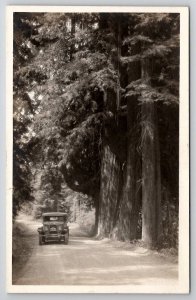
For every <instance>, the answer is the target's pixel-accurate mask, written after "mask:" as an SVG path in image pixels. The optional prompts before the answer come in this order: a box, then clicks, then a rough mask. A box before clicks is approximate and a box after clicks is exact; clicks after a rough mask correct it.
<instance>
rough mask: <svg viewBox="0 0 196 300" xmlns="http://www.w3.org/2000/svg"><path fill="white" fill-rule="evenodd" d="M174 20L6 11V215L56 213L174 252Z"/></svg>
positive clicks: (176, 122)
mask: <svg viewBox="0 0 196 300" xmlns="http://www.w3.org/2000/svg"><path fill="white" fill-rule="evenodd" d="M179 25H180V17H179V14H174V13H164V14H160V13H159V14H158V13H143V14H142V13H135V14H132V13H131V14H130V13H92V14H90V13H72V14H71V13H14V44H13V47H14V66H13V68H14V83H13V84H14V86H13V99H14V115H13V122H14V128H13V130H14V139H13V216H14V217H15V216H16V215H17V214H18V212H19V211H20V210H21V209H22V208H24V206H25V207H26V210H27V207H28V210H29V213H33V214H34V216H35V218H36V217H37V218H39V217H40V215H41V213H42V212H45V211H65V212H68V213H69V215H70V220H71V221H78V220H79V221H81V223H82V222H83V223H85V222H87V221H88V220H89V219H90V218H91V219H93V221H94V229H93V231H94V234H98V236H99V237H100V238H101V237H109V238H115V239H119V240H123V241H134V240H137V239H141V240H142V241H143V243H144V244H145V245H146V246H148V247H176V248H177V245H178V182H179V178H178V177H179V158H178V157H179V28H180V26H179ZM89 226H90V225H89Z"/></svg>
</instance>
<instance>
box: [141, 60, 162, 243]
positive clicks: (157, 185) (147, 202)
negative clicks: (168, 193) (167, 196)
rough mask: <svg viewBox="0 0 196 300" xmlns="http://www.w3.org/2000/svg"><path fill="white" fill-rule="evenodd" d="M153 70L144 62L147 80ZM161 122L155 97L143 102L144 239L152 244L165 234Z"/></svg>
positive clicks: (148, 62)
mask: <svg viewBox="0 0 196 300" xmlns="http://www.w3.org/2000/svg"><path fill="white" fill-rule="evenodd" d="M150 74H151V63H150V61H149V60H145V61H144V62H143V69H142V76H143V80H145V81H146V82H148V80H149V77H150ZM159 151H160V149H159V137H158V124H157V110H156V104H155V102H154V101H152V100H151V99H149V101H146V102H144V103H142V181H143V186H142V240H143V241H144V242H145V243H146V245H147V246H149V247H154V246H156V245H157V244H158V242H159V240H160V236H161V175H160V153H159Z"/></svg>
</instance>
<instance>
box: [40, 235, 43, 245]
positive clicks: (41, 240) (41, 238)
mask: <svg viewBox="0 0 196 300" xmlns="http://www.w3.org/2000/svg"><path fill="white" fill-rule="evenodd" d="M43 244H44V241H43V237H42V236H39V245H40V246H42V245H43Z"/></svg>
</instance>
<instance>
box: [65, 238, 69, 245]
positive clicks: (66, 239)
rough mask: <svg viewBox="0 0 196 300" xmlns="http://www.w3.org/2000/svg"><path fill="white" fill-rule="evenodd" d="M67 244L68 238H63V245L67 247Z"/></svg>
mask: <svg viewBox="0 0 196 300" xmlns="http://www.w3.org/2000/svg"><path fill="white" fill-rule="evenodd" d="M68 242H69V238H68V237H65V238H64V244H65V245H68Z"/></svg>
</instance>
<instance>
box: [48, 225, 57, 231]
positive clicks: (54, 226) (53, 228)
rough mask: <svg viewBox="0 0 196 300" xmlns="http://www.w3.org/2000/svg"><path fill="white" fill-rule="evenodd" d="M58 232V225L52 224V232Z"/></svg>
mask: <svg viewBox="0 0 196 300" xmlns="http://www.w3.org/2000/svg"><path fill="white" fill-rule="evenodd" d="M56 232H58V230H57V226H56V225H51V226H50V233H56Z"/></svg>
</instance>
